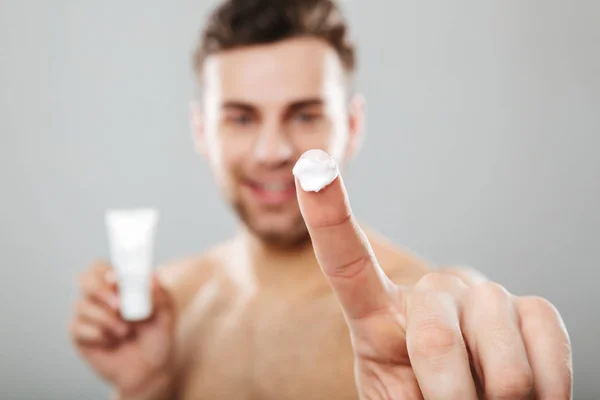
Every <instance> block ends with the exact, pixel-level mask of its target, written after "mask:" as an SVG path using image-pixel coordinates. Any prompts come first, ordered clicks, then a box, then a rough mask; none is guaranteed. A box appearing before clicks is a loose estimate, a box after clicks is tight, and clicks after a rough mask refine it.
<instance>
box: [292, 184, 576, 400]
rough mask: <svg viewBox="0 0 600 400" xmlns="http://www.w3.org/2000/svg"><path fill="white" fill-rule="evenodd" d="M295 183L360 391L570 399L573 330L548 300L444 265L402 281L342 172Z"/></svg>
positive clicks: (365, 394)
mask: <svg viewBox="0 0 600 400" xmlns="http://www.w3.org/2000/svg"><path fill="white" fill-rule="evenodd" d="M296 182H297V189H298V199H299V203H300V208H301V211H302V215H303V217H304V220H305V222H306V224H307V226H308V230H309V232H310V236H311V238H312V242H313V246H314V251H315V254H316V256H317V259H318V261H319V264H320V265H321V268H322V270H323V272H324V274H325V276H326V278H327V280H328V281H329V283H330V285H331V286H332V288H333V290H334V292H335V293H336V296H337V298H338V300H339V302H340V304H341V306H342V309H343V312H344V316H345V319H346V322H347V324H348V327H349V329H350V334H351V339H352V345H353V348H354V353H355V360H356V368H355V371H356V383H357V388H358V391H359V394H360V398H361V399H370V400H374V399H420V398H425V399H439V400H450V399H457V400H470V399H478V398H480V397H483V398H486V399H571V396H572V360H571V349H570V343H569V337H568V334H567V331H566V329H565V326H564V323H563V321H562V319H561V317H560V315H559V313H558V312H557V310H556V309H555V307H554V306H553V305H552V304H551V303H550V302H548V301H547V300H545V299H542V298H539V297H518V296H514V295H512V294H510V293H509V292H508V291H507V290H506V289H505V288H503V287H502V286H500V285H498V284H496V283H492V282H474V283H473V284H468V282H465V280H463V279H460V278H459V277H457V276H455V275H453V274H450V273H441V272H434V273H430V274H427V275H425V276H424V277H423V278H421V279H420V280H419V281H418V282H417V283H416V284H415V285H413V286H411V287H401V286H398V285H396V284H394V283H393V282H392V281H391V280H390V279H389V278H388V277H387V276H386V275H385V273H384V272H383V270H382V268H381V267H380V266H379V264H378V261H377V259H376V258H375V255H374V254H373V251H372V249H371V247H370V244H369V242H368V240H367V238H366V237H365V235H364V233H363V232H362V230H361V229H360V227H359V226H358V224H357V222H356V220H355V218H354V216H353V215H352V211H351V208H350V205H349V201H348V196H347V193H346V190H345V188H344V184H343V182H342V178H341V176H339V175H338V176H337V178H336V179H335V180H334V181H333V182H332V183H331V184H330V185H328V186H327V187H325V188H324V189H322V190H321V191H319V192H305V191H303V190H302V188H301V187H300V184H299V183H298V181H296Z"/></svg>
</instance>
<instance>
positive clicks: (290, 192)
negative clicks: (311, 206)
mask: <svg viewBox="0 0 600 400" xmlns="http://www.w3.org/2000/svg"><path fill="white" fill-rule="evenodd" d="M246 183H247V186H248V187H249V189H250V190H251V191H252V193H253V194H254V196H255V197H256V198H257V199H259V200H260V201H261V202H265V203H270V204H279V203H283V202H287V201H289V200H291V199H293V198H295V196H296V185H295V183H294V181H293V180H291V181H290V180H288V181H279V182H257V181H247V182H246Z"/></svg>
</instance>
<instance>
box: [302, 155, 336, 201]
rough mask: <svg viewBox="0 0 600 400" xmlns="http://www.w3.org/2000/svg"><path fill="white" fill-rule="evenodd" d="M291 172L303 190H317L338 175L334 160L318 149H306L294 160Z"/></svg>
mask: <svg viewBox="0 0 600 400" xmlns="http://www.w3.org/2000/svg"><path fill="white" fill-rule="evenodd" d="M292 172H293V174H294V176H295V177H296V179H298V182H300V187H301V188H302V190H304V191H305V192H318V191H320V190H322V189H323V188H325V187H326V186H328V185H329V184H331V182H333V181H334V180H335V178H337V176H338V167H337V164H336V162H335V160H334V159H333V158H332V157H331V156H330V155H329V154H327V153H326V152H324V151H323V150H319V149H313V150H308V151H307V152H305V153H304V154H302V156H301V157H300V159H299V160H298V161H297V162H296V165H295V166H294V169H293V171H292Z"/></svg>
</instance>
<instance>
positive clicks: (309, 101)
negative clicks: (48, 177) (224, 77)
mask: <svg viewBox="0 0 600 400" xmlns="http://www.w3.org/2000/svg"><path fill="white" fill-rule="evenodd" d="M323 103H324V102H323V100H322V99H320V98H318V97H311V98H306V99H300V100H295V101H292V102H291V103H290V104H288V106H287V107H286V109H287V111H288V112H294V111H298V110H300V109H303V108H306V107H314V106H322V105H323ZM221 108H222V109H224V110H226V109H232V110H243V111H254V110H256V106H254V105H252V104H251V103H247V102H244V101H239V100H228V101H225V102H224V103H223V104H222V105H221Z"/></svg>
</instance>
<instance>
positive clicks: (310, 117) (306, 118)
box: [296, 113, 319, 123]
mask: <svg viewBox="0 0 600 400" xmlns="http://www.w3.org/2000/svg"><path fill="white" fill-rule="evenodd" d="M317 119H319V115H317V114H310V113H299V114H297V115H296V120H298V121H299V122H304V123H307V122H314V121H316V120H317Z"/></svg>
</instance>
